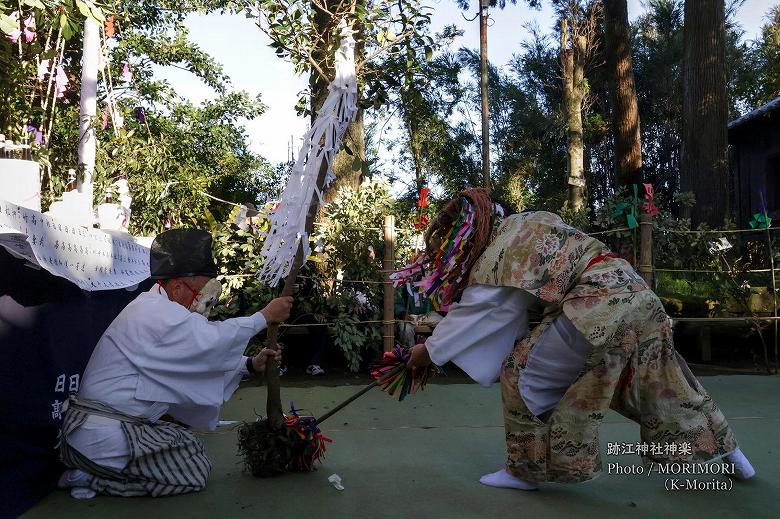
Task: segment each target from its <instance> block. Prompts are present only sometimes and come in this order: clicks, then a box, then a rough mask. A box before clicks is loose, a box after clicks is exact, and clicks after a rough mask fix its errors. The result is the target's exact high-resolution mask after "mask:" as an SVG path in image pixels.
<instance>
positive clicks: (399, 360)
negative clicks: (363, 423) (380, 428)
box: [369, 346, 436, 402]
mask: <svg viewBox="0 0 780 519" xmlns="http://www.w3.org/2000/svg"><path fill="white" fill-rule="evenodd" d="M410 356H411V352H410V351H409V350H408V349H407V348H402V347H400V346H396V347H395V348H393V350H392V351H387V352H385V354H384V356H383V357H382V360H380V361H378V362H375V363H374V364H372V365H371V367H370V368H369V372H370V373H371V376H372V377H374V379H375V380H379V381H380V383H379V385H380V386H381V388H382V391H384V392H385V393H387V394H388V395H390V396H391V397H393V398H396V397H397V398H398V401H399V402H400V401H402V400H403V399H404V398H406V395H413V394H415V393H416V392H417V391H422V390H423V389H425V385H426V384H427V383H428V381H429V380H430V379H431V377H433V376H434V375H435V374H436V368H435V367H434V366H433V365H430V366H427V367H424V368H407V369H404V370H401V371H399V372H397V373H395V374H393V375H392V376H387V374H388V373H390V372H391V371H393V370H395V369H396V368H397V367H398V366H401V365H403V366H405V365H406V363H407V362H409V357H410ZM383 377H386V378H384V379H383Z"/></svg>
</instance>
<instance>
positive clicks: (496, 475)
mask: <svg viewBox="0 0 780 519" xmlns="http://www.w3.org/2000/svg"><path fill="white" fill-rule="evenodd" d="M479 482H480V483H482V484H483V485H487V486H489V487H496V488H515V489H517V490H538V488H539V487H538V486H536V485H534V484H533V483H526V482H525V481H523V480H522V479H519V478H516V477H514V476H513V475H512V474H510V473H509V472H507V471H506V469H501V470H499V471H498V472H493V473H492V474H486V475H484V476H482V477H481V478H479Z"/></svg>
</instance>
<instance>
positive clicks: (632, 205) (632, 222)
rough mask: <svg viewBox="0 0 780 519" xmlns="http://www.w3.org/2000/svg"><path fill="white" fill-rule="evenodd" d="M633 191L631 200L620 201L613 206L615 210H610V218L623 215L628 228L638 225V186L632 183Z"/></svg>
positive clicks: (618, 217) (634, 227)
mask: <svg viewBox="0 0 780 519" xmlns="http://www.w3.org/2000/svg"><path fill="white" fill-rule="evenodd" d="M633 191H634V198H633V200H632V201H631V202H620V203H619V204H618V205H617V207H615V210H614V211H613V212H612V219H613V220H619V219H620V218H621V217H623V216H625V218H626V225H628V228H629V229H636V227H637V226H638V225H639V224H638V223H637V216H638V214H637V206H638V205H639V187H638V186H637V185H636V184H634V185H633Z"/></svg>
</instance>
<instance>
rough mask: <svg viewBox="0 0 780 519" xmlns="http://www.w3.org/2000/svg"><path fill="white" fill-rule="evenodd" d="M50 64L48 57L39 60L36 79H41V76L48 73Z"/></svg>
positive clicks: (43, 76)
mask: <svg viewBox="0 0 780 519" xmlns="http://www.w3.org/2000/svg"><path fill="white" fill-rule="evenodd" d="M50 66H51V60H48V59H42V60H41V62H40V63H39V64H38V81H43V78H45V77H46V74H48V73H49V67H50Z"/></svg>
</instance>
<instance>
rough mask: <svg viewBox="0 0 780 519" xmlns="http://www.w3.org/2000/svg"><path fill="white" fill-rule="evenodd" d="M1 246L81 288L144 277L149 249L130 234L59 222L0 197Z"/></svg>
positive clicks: (101, 287)
mask: <svg viewBox="0 0 780 519" xmlns="http://www.w3.org/2000/svg"><path fill="white" fill-rule="evenodd" d="M0 246H2V247H5V248H6V250H8V251H9V252H10V253H11V254H13V255H14V256H17V257H20V258H24V259H25V260H27V261H29V262H31V263H33V264H35V265H39V266H40V267H42V268H44V269H46V270H48V271H49V272H51V273H52V274H54V275H55V276H60V277H63V278H66V279H68V280H70V281H71V282H73V283H75V284H76V285H78V287H79V288H81V289H83V290H89V291H95V290H112V289H116V288H125V287H130V286H133V285H136V284H138V283H140V282H141V281H144V280H145V279H148V278H149V249H148V248H147V247H144V246H142V245H139V244H137V243H135V242H134V241H133V239H132V238H131V237H129V236H128V237H127V238H124V237H118V236H112V235H110V234H107V233H105V232H103V231H101V230H99V229H87V228H86V227H82V226H78V225H73V224H70V223H63V222H61V221H58V220H56V219H55V218H52V217H51V216H48V215H45V214H42V213H39V212H37V211H33V210H31V209H26V208H24V207H20V206H18V205H15V204H12V203H10V202H6V201H5V200H2V199H0Z"/></svg>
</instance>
